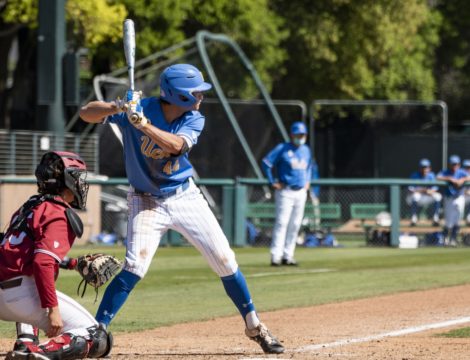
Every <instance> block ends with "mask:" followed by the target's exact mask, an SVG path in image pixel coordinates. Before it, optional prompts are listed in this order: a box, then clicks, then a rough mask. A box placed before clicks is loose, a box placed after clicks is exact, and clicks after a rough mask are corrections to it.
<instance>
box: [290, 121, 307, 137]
mask: <svg viewBox="0 0 470 360" xmlns="http://www.w3.org/2000/svg"><path fill="white" fill-rule="evenodd" d="M290 133H291V134H292V135H301V134H307V126H306V125H305V124H304V123H303V122H301V121H297V122H295V123H293V124H292V126H291V127H290Z"/></svg>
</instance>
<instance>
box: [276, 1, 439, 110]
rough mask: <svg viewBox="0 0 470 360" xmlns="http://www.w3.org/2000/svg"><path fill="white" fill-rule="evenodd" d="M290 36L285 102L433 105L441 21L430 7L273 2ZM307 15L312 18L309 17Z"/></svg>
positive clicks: (281, 88)
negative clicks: (327, 100) (419, 102)
mask: <svg viewBox="0 0 470 360" xmlns="http://www.w3.org/2000/svg"><path fill="white" fill-rule="evenodd" d="M272 4H273V8H274V9H275V11H276V12H277V13H278V14H283V16H284V17H285V23H286V24H287V26H288V28H289V32H290V36H289V38H288V39H286V41H285V42H284V43H283V46H284V47H285V48H286V49H287V52H288V54H289V55H290V57H289V58H288V60H287V62H286V68H287V74H288V75H287V76H285V77H284V78H283V79H282V80H281V81H280V82H278V83H277V84H276V88H275V93H276V94H277V95H279V97H286V96H288V97H292V98H300V99H303V100H304V101H307V102H311V101H312V100H313V99H318V98H336V99H338V98H340V99H374V98H375V99H397V100H405V99H421V100H431V99H434V97H435V88H436V84H435V80H434V75H433V65H434V50H435V48H436V46H437V45H438V42H439V37H438V29H439V25H440V16H439V14H438V13H437V12H434V11H432V9H431V8H430V7H429V6H428V5H427V2H426V1H424V0H396V1H388V0H354V1H353V0H319V1H315V2H311V1H307V0H296V1H282V0H272ZM307 9H308V10H307Z"/></svg>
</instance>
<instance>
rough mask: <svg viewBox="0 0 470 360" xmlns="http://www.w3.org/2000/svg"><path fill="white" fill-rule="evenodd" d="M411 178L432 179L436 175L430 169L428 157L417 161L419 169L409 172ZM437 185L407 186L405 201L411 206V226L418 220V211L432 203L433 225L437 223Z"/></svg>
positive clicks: (439, 199) (439, 194)
mask: <svg viewBox="0 0 470 360" xmlns="http://www.w3.org/2000/svg"><path fill="white" fill-rule="evenodd" d="M411 179H415V180H423V181H424V182H425V181H434V180H436V175H435V174H434V172H432V171H431V162H430V161H429V160H428V159H421V160H420V162H419V170H418V171H416V172H414V173H413V174H411ZM438 190H439V187H438V186H425V185H423V186H417V185H412V186H409V187H408V191H409V194H408V196H407V198H406V202H407V204H408V205H410V206H411V226H415V225H416V223H417V222H418V213H419V210H420V209H421V208H422V207H423V206H429V205H430V204H432V203H433V204H434V209H433V219H432V220H433V225H434V226H438V225H439V211H440V209H441V202H442V195H441V193H439V191H438Z"/></svg>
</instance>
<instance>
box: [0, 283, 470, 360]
mask: <svg viewBox="0 0 470 360" xmlns="http://www.w3.org/2000/svg"><path fill="white" fill-rule="evenodd" d="M260 315H261V317H262V320H263V321H264V322H265V323H266V324H268V326H269V328H270V329H271V330H272V332H273V333H274V334H275V335H276V336H277V337H278V338H279V339H281V340H282V342H283V344H284V345H285V347H286V349H287V350H286V352H285V353H284V354H282V355H277V356H276V355H264V354H263V353H262V351H261V350H260V348H259V347H258V345H257V344H255V343H254V342H251V341H249V340H248V339H247V338H246V337H245V336H244V334H243V325H242V322H241V320H240V318H239V317H229V318H222V319H221V318H219V319H214V320H210V321H205V322H200V323H188V324H179V325H174V326H170V327H163V328H158V329H155V330H149V331H144V332H140V333H131V334H118V335H116V336H115V347H114V349H113V351H112V356H111V357H112V358H113V359H119V360H124V359H135V358H139V359H171V360H179V359H200V360H203V359H204V360H206V359H244V360H248V359H251V360H255V359H261V358H263V359H266V358H273V359H322V360H323V359H357V360H359V359H361V360H364V359H394V360H395V359H398V360H412V359H420V360H421V359H433V360H436V359H442V360H444V359H446V360H453V359H470V339H449V338H444V337H436V336H435V335H436V334H439V333H443V332H446V331H448V330H450V329H452V328H457V327H463V326H470V285H466V286H456V287H449V288H441V289H435V290H428V291H419V292H409V293H402V294H396V295H389V296H381V297H375V298H369V299H362V300H356V301H348V302H342V303H336V304H327V305H321V306H315V307H309V308H300V309H289V310H282V311H275V312H267V313H262V314H260ZM467 317H468V318H467ZM0 346H1V349H2V350H3V352H4V353H5V352H6V351H7V350H8V349H9V348H10V346H11V340H10V341H6V340H0Z"/></svg>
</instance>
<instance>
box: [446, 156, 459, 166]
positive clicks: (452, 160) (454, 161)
mask: <svg viewBox="0 0 470 360" xmlns="http://www.w3.org/2000/svg"><path fill="white" fill-rule="evenodd" d="M449 164H460V157H459V156H458V155H451V156H450V157H449Z"/></svg>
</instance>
